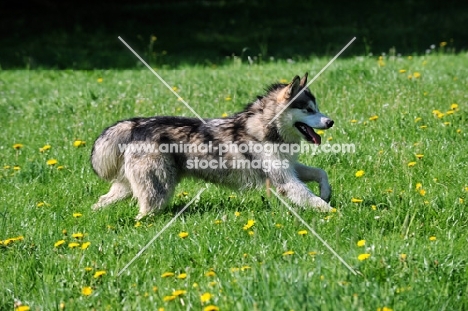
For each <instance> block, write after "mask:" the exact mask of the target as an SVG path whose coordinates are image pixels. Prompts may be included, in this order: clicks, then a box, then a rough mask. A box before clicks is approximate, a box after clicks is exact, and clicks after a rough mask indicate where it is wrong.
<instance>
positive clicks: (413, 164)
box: [408, 162, 416, 167]
mask: <svg viewBox="0 0 468 311" xmlns="http://www.w3.org/2000/svg"><path fill="white" fill-rule="evenodd" d="M415 165H416V162H409V163H408V167H413V166H415Z"/></svg>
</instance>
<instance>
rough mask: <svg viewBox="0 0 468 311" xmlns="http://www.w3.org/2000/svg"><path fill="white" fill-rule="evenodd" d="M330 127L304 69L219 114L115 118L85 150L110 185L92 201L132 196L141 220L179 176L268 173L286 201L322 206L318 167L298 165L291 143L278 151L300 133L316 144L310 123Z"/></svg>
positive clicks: (326, 197)
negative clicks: (235, 108) (222, 115)
mask: <svg viewBox="0 0 468 311" xmlns="http://www.w3.org/2000/svg"><path fill="white" fill-rule="evenodd" d="M332 126H333V120H331V119H330V118H329V117H327V116H325V115H323V114H322V113H320V111H319V109H318V106H317V102H316V99H315V97H314V95H313V94H312V93H311V92H310V90H309V89H308V88H307V73H306V74H305V75H304V77H303V78H302V79H301V78H300V77H299V76H296V77H294V79H293V80H292V82H291V83H289V84H283V83H276V84H273V85H271V86H270V87H268V88H267V92H266V94H265V95H264V96H259V97H258V98H257V99H256V100H255V101H254V102H252V103H250V104H248V105H247V107H246V108H245V109H244V110H243V111H241V112H239V113H236V114H234V115H232V116H229V117H226V118H222V119H204V120H201V119H196V118H185V117H174V116H156V117H149V118H133V119H128V120H122V121H119V122H117V123H116V124H114V125H112V126H110V127H108V128H107V129H105V130H104V131H103V132H102V134H101V135H100V136H99V137H98V138H97V139H96V141H95V143H94V146H93V149H92V154H91V163H92V167H93V169H94V171H95V172H96V174H97V175H98V176H99V177H101V178H102V179H104V180H107V181H109V182H110V183H111V184H112V185H111V188H110V190H109V192H108V193H107V194H105V195H103V196H101V197H100V198H99V201H98V202H97V203H96V204H94V205H93V207H92V208H93V209H94V210H97V209H100V208H102V207H104V206H107V205H109V204H112V203H114V202H117V201H119V200H122V199H124V198H127V197H129V196H131V195H133V197H135V198H136V199H137V200H138V205H139V213H138V215H137V217H136V219H141V218H143V217H144V216H146V215H148V214H150V213H155V212H158V211H160V210H162V209H163V208H164V207H165V206H166V205H167V203H168V201H169V200H170V199H171V197H172V195H173V192H174V189H175V187H176V185H177V184H178V183H179V181H180V180H181V179H182V178H183V177H186V176H195V177H199V178H201V179H203V180H205V181H208V182H213V183H219V184H223V185H227V186H230V187H233V188H235V189H242V188H253V187H263V186H264V185H265V182H266V180H267V179H269V180H270V182H271V184H272V186H273V187H275V188H276V189H277V191H278V192H279V193H280V194H281V195H283V196H286V197H287V198H289V200H291V201H292V202H293V203H295V204H297V205H299V206H302V207H311V208H316V209H318V210H320V211H330V210H331V206H330V205H329V204H328V202H329V201H330V196H331V187H330V184H329V182H328V176H327V174H326V173H325V171H323V170H322V169H320V168H314V167H308V166H306V165H303V164H300V163H299V162H298V161H297V159H298V152H297V149H295V151H296V152H284V150H286V149H285V147H291V150H292V149H293V148H292V147H294V146H295V145H296V146H297V144H299V143H300V142H301V139H305V140H306V141H308V142H309V143H312V144H317V145H319V144H320V143H321V138H320V136H319V135H318V134H317V133H316V132H315V131H314V129H329V128H330V127H332ZM201 146H204V147H203V148H201ZM278 146H279V148H277V147H278ZM309 181H315V182H317V183H319V186H320V196H316V195H315V194H313V193H312V192H311V191H310V190H309V188H308V187H307V186H306V185H305V183H306V182H309Z"/></svg>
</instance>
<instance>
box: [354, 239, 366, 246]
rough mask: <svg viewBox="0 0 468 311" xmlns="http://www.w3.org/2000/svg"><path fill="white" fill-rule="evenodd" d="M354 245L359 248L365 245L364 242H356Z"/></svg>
mask: <svg viewBox="0 0 468 311" xmlns="http://www.w3.org/2000/svg"><path fill="white" fill-rule="evenodd" d="M356 245H357V246H359V247H363V246H364V245H366V240H359V241H357V243H356Z"/></svg>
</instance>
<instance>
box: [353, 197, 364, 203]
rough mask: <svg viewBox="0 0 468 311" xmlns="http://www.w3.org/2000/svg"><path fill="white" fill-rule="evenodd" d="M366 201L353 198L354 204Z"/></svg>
mask: <svg viewBox="0 0 468 311" xmlns="http://www.w3.org/2000/svg"><path fill="white" fill-rule="evenodd" d="M363 201H364V200H363V199H357V198H352V199H351V202H352V203H362V202H363Z"/></svg>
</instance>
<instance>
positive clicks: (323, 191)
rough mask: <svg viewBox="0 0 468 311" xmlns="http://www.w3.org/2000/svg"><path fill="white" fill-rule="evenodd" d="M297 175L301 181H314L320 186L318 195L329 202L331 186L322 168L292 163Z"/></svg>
mask: <svg viewBox="0 0 468 311" xmlns="http://www.w3.org/2000/svg"><path fill="white" fill-rule="evenodd" d="M294 169H295V171H296V174H297V177H298V178H299V179H300V180H302V181H303V182H309V181H315V182H317V183H318V184H319V186H320V197H321V198H322V199H323V200H324V201H326V202H330V198H331V186H330V183H329V182H328V176H327V173H325V171H324V170H322V169H320V168H316V167H309V166H307V165H304V164H301V163H296V164H295V165H294Z"/></svg>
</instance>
